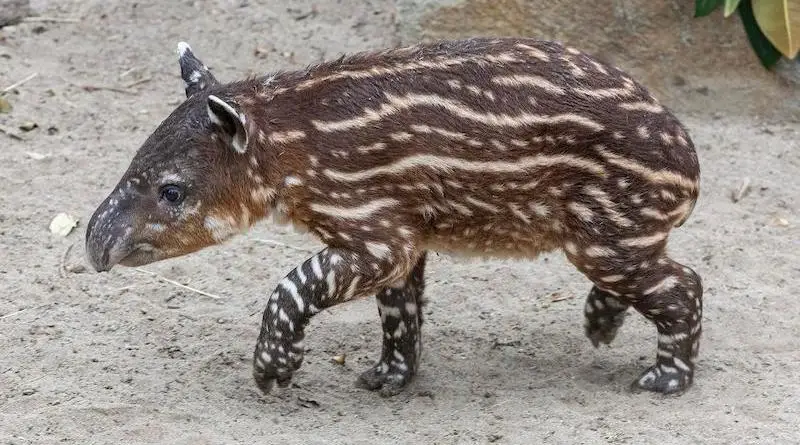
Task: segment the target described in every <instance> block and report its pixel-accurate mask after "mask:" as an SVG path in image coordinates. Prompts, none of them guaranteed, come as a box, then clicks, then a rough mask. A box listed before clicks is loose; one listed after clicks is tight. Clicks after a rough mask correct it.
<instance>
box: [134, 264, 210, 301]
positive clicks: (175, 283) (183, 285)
mask: <svg viewBox="0 0 800 445" xmlns="http://www.w3.org/2000/svg"><path fill="white" fill-rule="evenodd" d="M136 270H137V271H139V272H142V273H146V274H148V275H151V276H154V277H156V278H158V279H159V280H161V281H164V282H165V283H169V284H171V285H173V286H177V287H180V288H181V289H186V290H188V291H192V292H194V293H196V294H200V295H204V296H206V297H209V298H213V299H215V300H221V299H222V297H220V296H219V295H214V294H210V293H208V292H205V291H202V290H200V289H195V288H193V287H189V286H187V285H185V284H181V283H178V282H177V281H175V280H170V279H169V278H167V277H164V276H161V275H159V274H157V273H155V272H150V271H149V270H145V269H142V268H139V267H137V268H136Z"/></svg>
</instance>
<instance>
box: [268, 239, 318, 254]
mask: <svg viewBox="0 0 800 445" xmlns="http://www.w3.org/2000/svg"><path fill="white" fill-rule="evenodd" d="M255 240H256V241H258V242H260V243H264V244H270V245H273V246H279V247H286V248H288V249H292V250H297V251H300V252H310V253H314V252H315V251H314V250H311V249H305V248H303V247H297V246H292V245H290V244H285V243H282V242H280V241H273V240H270V239H263V238H255Z"/></svg>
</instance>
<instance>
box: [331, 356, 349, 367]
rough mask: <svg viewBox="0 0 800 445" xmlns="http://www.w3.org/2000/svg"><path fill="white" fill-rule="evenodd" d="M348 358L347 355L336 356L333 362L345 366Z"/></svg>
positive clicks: (332, 359)
mask: <svg viewBox="0 0 800 445" xmlns="http://www.w3.org/2000/svg"><path fill="white" fill-rule="evenodd" d="M346 358H347V356H346V355H345V354H339V355H334V356H333V357H332V358H331V361H333V362H334V363H336V364H339V365H344V361H345V359H346Z"/></svg>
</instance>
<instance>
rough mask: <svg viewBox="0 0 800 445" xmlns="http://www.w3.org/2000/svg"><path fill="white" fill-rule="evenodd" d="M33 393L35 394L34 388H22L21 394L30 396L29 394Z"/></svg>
mask: <svg viewBox="0 0 800 445" xmlns="http://www.w3.org/2000/svg"><path fill="white" fill-rule="evenodd" d="M33 394H36V390H35V389H33V388H28V389H23V390H22V395H23V396H30V395H33Z"/></svg>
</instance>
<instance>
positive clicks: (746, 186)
mask: <svg viewBox="0 0 800 445" xmlns="http://www.w3.org/2000/svg"><path fill="white" fill-rule="evenodd" d="M748 191H750V178H747V177H745V178H744V179H743V180H742V185H741V186H739V189H738V190H737V191H736V192H735V193H733V195H732V196H731V199H732V200H733V202H739V201H741V200H742V198H744V196H745V195H746V194H747V192H748Z"/></svg>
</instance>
